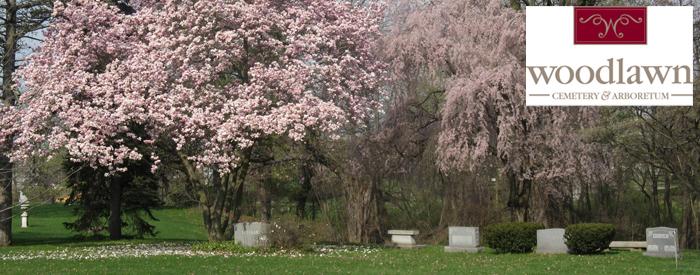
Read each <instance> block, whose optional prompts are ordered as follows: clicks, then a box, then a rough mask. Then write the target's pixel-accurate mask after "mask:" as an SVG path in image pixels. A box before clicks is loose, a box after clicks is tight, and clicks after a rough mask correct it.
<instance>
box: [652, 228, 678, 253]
mask: <svg viewBox="0 0 700 275" xmlns="http://www.w3.org/2000/svg"><path fill="white" fill-rule="evenodd" d="M678 253H679V251H678V230H677V229H675V228H669V227H653V228H647V252H645V253H644V255H646V256H651V257H661V258H674V257H676V255H677V254H678Z"/></svg>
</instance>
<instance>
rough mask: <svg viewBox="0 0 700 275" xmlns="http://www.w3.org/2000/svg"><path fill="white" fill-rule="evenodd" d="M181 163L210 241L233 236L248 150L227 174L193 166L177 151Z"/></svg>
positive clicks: (241, 196)
mask: <svg viewBox="0 0 700 275" xmlns="http://www.w3.org/2000/svg"><path fill="white" fill-rule="evenodd" d="M178 155H179V157H180V161H181V163H182V164H183V166H184V167H185V174H187V180H188V181H189V182H190V184H191V185H192V186H193V187H194V188H196V190H197V194H198V195H199V206H200V208H201V209H202V220H203V221H204V226H205V228H206V229H207V234H208V235H209V240H210V241H224V240H231V239H233V233H234V228H233V227H234V224H235V223H237V222H238V220H240V218H241V214H242V213H241V211H240V205H241V201H242V200H243V191H244V189H243V188H244V186H245V178H246V176H247V174H248V168H249V162H248V160H249V159H250V150H248V151H247V153H246V154H245V155H244V157H243V158H242V159H243V161H242V163H241V164H240V165H239V166H237V167H236V168H234V169H233V170H232V171H231V172H230V173H228V174H223V175H222V174H220V173H219V171H218V170H217V169H216V168H210V169H211V173H205V171H202V169H199V168H196V167H195V166H194V165H193V164H192V163H191V162H190V160H189V159H187V156H185V155H182V154H180V153H178Z"/></svg>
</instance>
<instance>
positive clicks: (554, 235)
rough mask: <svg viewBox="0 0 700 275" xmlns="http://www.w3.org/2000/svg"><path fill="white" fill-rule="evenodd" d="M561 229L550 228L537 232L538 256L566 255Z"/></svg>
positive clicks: (562, 230)
mask: <svg viewBox="0 0 700 275" xmlns="http://www.w3.org/2000/svg"><path fill="white" fill-rule="evenodd" d="M564 231H565V230H564V229H563V228H550V229H540V230H537V250H536V252H537V253H539V254H566V253H567V252H568V251H569V248H568V247H566V242H565V240H564Z"/></svg>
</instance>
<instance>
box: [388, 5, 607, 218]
mask: <svg viewBox="0 0 700 275" xmlns="http://www.w3.org/2000/svg"><path fill="white" fill-rule="evenodd" d="M386 52H387V55H388V56H390V57H391V58H392V60H394V62H393V63H392V66H391V68H392V71H393V77H394V79H395V80H397V81H403V82H407V83H421V85H422V87H425V89H427V90H428V92H437V93H441V94H444V97H445V102H444V106H443V108H442V110H441V129H440V133H439V140H438V149H437V150H438V155H439V156H438V162H439V166H440V167H441V169H442V170H443V171H445V172H448V173H449V172H450V171H465V170H467V171H476V170H478V169H483V168H484V167H483V164H485V163H493V160H495V161H496V162H497V163H499V165H498V166H499V168H500V171H501V175H502V176H503V177H504V178H505V182H506V183H507V186H508V190H509V197H508V199H507V207H508V209H510V212H511V214H512V219H513V220H529V219H531V218H530V217H529V216H528V215H529V213H530V208H531V204H532V203H531V201H530V198H531V197H532V196H533V190H535V189H534V183H535V182H540V183H552V182H556V181H562V180H566V179H570V176H571V175H573V174H574V169H575V168H576V167H579V166H580V165H579V164H580V163H579V160H580V159H581V158H580V153H581V150H579V149H580V148H582V147H584V146H583V145H582V144H580V143H581V142H582V139H581V138H580V137H579V136H578V135H577V134H578V133H579V132H580V130H581V129H582V128H584V127H585V126H586V125H587V124H586V122H587V121H589V120H590V119H591V118H592V117H593V115H592V114H589V113H586V111H587V110H580V109H562V108H542V107H526V106H525V86H524V85H525V79H524V77H525V71H524V62H525V20H524V14H522V13H521V12H518V11H515V10H513V9H511V8H509V7H505V6H503V5H502V4H501V2H500V1H480V0H459V1H457V0H455V1H449V0H444V1H435V2H433V3H432V4H430V5H426V6H425V7H423V8H420V9H418V10H416V11H415V12H412V13H411V14H409V15H408V16H407V17H406V18H405V19H404V20H402V21H401V22H398V23H397V24H396V26H395V27H394V30H393V31H392V34H391V35H390V37H389V38H388V39H387V48H386ZM572 148H573V149H572ZM486 168H488V167H486ZM540 186H546V185H540Z"/></svg>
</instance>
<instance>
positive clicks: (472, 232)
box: [445, 226, 483, 253]
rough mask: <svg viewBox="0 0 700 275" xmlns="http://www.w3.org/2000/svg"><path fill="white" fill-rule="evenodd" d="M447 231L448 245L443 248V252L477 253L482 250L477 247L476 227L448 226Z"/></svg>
mask: <svg viewBox="0 0 700 275" xmlns="http://www.w3.org/2000/svg"><path fill="white" fill-rule="evenodd" d="M447 231H448V234H449V235H448V238H449V245H448V246H445V252H469V253H477V252H481V251H482V250H483V247H480V246H479V228H478V227H463V226H450V227H449V228H448V229H447Z"/></svg>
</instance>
